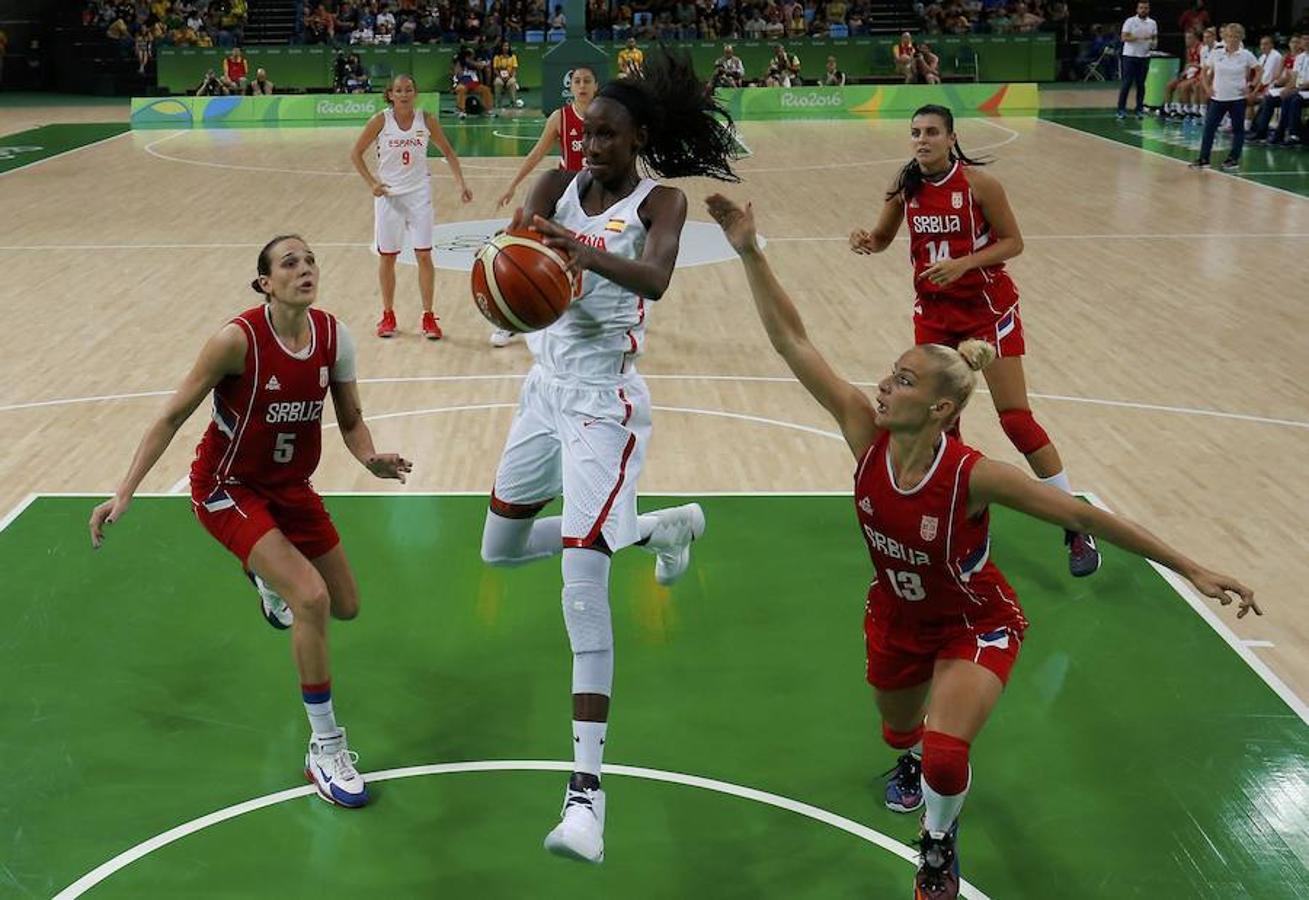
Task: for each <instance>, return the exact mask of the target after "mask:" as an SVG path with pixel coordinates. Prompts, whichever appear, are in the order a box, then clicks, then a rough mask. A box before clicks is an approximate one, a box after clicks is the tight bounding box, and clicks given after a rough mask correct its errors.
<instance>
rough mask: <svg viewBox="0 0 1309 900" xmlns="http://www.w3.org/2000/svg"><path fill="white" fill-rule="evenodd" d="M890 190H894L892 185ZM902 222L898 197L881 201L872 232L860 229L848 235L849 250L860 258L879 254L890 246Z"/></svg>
mask: <svg viewBox="0 0 1309 900" xmlns="http://www.w3.org/2000/svg"><path fill="white" fill-rule="evenodd" d="M891 189H892V190H894V189H895V186H894V185H892V187H891ZM903 221H904V202H903V201H902V200H901V199H900V195H899V194H896V195H895V196H893V197H888V198H886V199H885V200H883V201H882V211H881V212H880V213H878V216H877V222H876V224H874V225H873V230H872V231H865V230H864V229H862V228H860V229H856V230H855V231H853V232H851V233H850V249H851V250H853V251H854V252H855V253H858V254H860V255H862V256H866V255H868V254H869V253H881V252H882V251H883V250H885V249H886V248H887V247H889V246H891V242H892V241H894V240H895V236H896V233H897V232H899V231H900V223H901V222H903Z"/></svg>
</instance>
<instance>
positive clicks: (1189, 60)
mask: <svg viewBox="0 0 1309 900" xmlns="http://www.w3.org/2000/svg"><path fill="white" fill-rule="evenodd" d="M1203 46H1204V45H1203V44H1201V43H1199V42H1198V41H1197V42H1196V45H1195V46H1194V47H1192V48H1191V49H1190V50H1187V51H1186V68H1188V69H1190V68H1192V67H1194V68H1196V69H1198V68H1200V48H1201V47H1203Z"/></svg>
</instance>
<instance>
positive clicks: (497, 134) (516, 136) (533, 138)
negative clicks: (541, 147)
mask: <svg viewBox="0 0 1309 900" xmlns="http://www.w3.org/2000/svg"><path fill="white" fill-rule="evenodd" d="M541 134H545V132H544V131H542V132H541ZM541 134H537V135H526V134H505V133H504V132H503V131H492V132H491V136H492V137H498V138H508V139H509V140H511V141H531V142H532V143H536V142H537V141H539V140H540V139H541ZM555 158H556V159H558V158H559V157H558V154H555Z"/></svg>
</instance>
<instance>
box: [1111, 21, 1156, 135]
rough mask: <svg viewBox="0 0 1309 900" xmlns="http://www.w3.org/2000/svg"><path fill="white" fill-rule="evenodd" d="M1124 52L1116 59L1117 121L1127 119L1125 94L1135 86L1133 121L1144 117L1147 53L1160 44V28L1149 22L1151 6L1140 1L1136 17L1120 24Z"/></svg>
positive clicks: (1148, 63) (1147, 65) (1148, 66)
mask: <svg viewBox="0 0 1309 900" xmlns="http://www.w3.org/2000/svg"><path fill="white" fill-rule="evenodd" d="M1121 37H1122V39H1123V52H1122V56H1121V57H1120V58H1119V68H1120V69H1121V74H1122V82H1123V83H1122V86H1121V87H1119V88H1118V118H1120V119H1122V118H1124V117H1126V115H1127V92H1128V91H1129V90H1130V89H1131V87H1132V85H1136V117H1137V118H1138V119H1139V118H1141V117H1142V116H1144V115H1145V75H1146V73H1147V72H1148V71H1149V70H1150V50H1151V49H1153V48H1154V45H1155V44H1156V43H1157V42H1158V40H1159V25H1158V23H1157V22H1155V20H1154V19H1152V18H1150V4H1149V3H1147V2H1146V0H1141V2H1140V3H1137V4H1136V15H1134V16H1132V17H1131V18H1129V19H1128V20H1127V21H1125V22H1123V29H1122V35H1121Z"/></svg>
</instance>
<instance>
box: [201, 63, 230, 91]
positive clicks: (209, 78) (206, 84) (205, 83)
mask: <svg viewBox="0 0 1309 900" xmlns="http://www.w3.org/2000/svg"><path fill="white" fill-rule="evenodd" d="M195 95H196V96H197V97H223V96H226V95H227V88H225V87H223V83H222V81H220V80H219V78H218V74H217V73H216V72H215V71H214V70H213V69H210V70H209V71H207V72H205V77H204V78H203V79H201V81H200V87H198V88H196V91H195Z"/></svg>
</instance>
